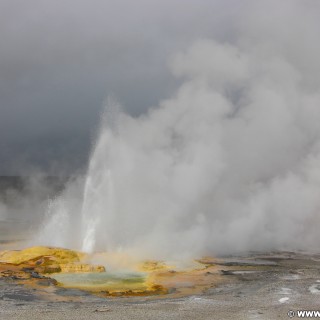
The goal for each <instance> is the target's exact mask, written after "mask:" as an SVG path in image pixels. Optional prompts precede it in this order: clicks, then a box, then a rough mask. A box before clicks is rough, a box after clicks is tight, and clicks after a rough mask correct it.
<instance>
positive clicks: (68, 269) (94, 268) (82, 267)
mask: <svg viewBox="0 0 320 320" xmlns="http://www.w3.org/2000/svg"><path fill="white" fill-rule="evenodd" d="M60 268H61V272H64V273H78V272H105V271H106V270H105V267H104V266H100V265H91V264H87V263H67V264H60Z"/></svg>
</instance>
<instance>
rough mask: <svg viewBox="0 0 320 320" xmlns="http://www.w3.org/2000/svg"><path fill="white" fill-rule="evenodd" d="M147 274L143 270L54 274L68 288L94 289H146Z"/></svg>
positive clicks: (53, 276)
mask: <svg viewBox="0 0 320 320" xmlns="http://www.w3.org/2000/svg"><path fill="white" fill-rule="evenodd" d="M146 276H147V275H146V274H145V273H143V272H101V273H91V272H88V273H59V274H54V275H52V278H54V279H56V280H57V281H58V282H59V283H61V284H62V285H63V286H64V287H66V288H81V289H87V290H92V291H99V290H107V291H117V290H121V291H128V290H136V291H138V290H146V289H147V286H146V284H145V280H146Z"/></svg>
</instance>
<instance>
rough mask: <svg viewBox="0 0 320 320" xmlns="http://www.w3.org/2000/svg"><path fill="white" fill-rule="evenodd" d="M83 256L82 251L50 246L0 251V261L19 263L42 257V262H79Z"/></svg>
mask: <svg viewBox="0 0 320 320" xmlns="http://www.w3.org/2000/svg"><path fill="white" fill-rule="evenodd" d="M84 256H85V254H84V253H81V252H77V251H73V250H69V249H63V248H51V247H31V248H27V249H23V250H13V251H3V252H0V261H2V262H7V263H12V264H17V265H19V264H21V263H26V262H29V261H30V262H32V261H37V260H39V261H40V262H41V259H43V261H42V262H47V263H48V264H51V262H52V261H54V262H55V263H56V264H66V263H73V262H79V261H80V259H82V258H83V257H84Z"/></svg>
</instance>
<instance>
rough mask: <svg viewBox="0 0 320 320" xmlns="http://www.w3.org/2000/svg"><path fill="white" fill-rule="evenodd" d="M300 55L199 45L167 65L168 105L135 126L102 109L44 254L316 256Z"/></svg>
mask: <svg viewBox="0 0 320 320" xmlns="http://www.w3.org/2000/svg"><path fill="white" fill-rule="evenodd" d="M275 41H276V40H275ZM299 50H300V52H289V51H284V50H282V51H281V50H280V49H279V50H278V51H277V46H274V47H272V49H270V47H268V44H266V43H260V42H259V41H258V40H257V41H256V43H255V45H254V42H252V43H251V44H250V45H249V44H248V40H246V39H241V41H240V40H239V41H237V42H235V43H234V44H226V43H218V42H215V41H213V40H201V41H198V42H197V43H195V44H194V45H192V46H191V47H190V48H189V50H187V51H186V52H185V53H181V54H179V55H177V56H176V57H175V59H174V60H173V63H172V69H173V72H174V74H175V75H177V76H179V77H183V78H184V83H183V84H182V86H181V87H180V89H179V90H178V92H177V93H176V95H175V96H174V97H173V98H171V99H169V100H165V101H162V102H161V103H160V106H159V107H157V108H153V109H150V110H149V112H148V113H147V114H144V115H142V116H140V117H138V118H133V117H131V116H129V115H127V114H125V113H123V112H121V111H120V109H118V110H116V109H117V108H114V107H112V108H110V105H109V109H108V108H107V109H108V110H109V111H107V112H106V114H105V119H104V120H103V123H102V127H101V131H100V134H99V137H98V140H97V144H96V147H95V148H94V152H93V154H92V157H91V160H90V165H89V169H88V173H87V176H86V178H85V182H84V187H83V191H82V194H77V192H76V191H75V190H74V189H73V188H75V184H73V185H71V186H70V187H69V188H68V189H67V190H66V192H65V194H64V195H62V196H61V197H60V198H59V199H57V200H55V201H54V202H53V204H52V206H51V208H50V210H49V218H48V221H46V223H45V227H44V229H43V230H42V237H41V239H42V241H43V243H44V244H52V245H60V246H64V247H76V248H79V249H83V250H85V251H95V250H120V249H121V250H128V251H134V252H142V253H143V254H144V255H146V256H164V255H170V254H175V255H177V254H181V255H186V254H190V255H193V256H195V255H201V254H208V253H209V254H212V253H213V254H215V253H223V252H231V251H232V252H234V251H241V250H251V249H259V250H266V249H305V248H314V247H317V246H318V245H319V243H320V233H319V227H320V93H319V91H317V90H318V88H319V87H320V86H319V85H320V75H319V72H318V71H317V70H312V68H311V67H310V65H308V61H305V60H304V56H306V55H308V54H307V52H306V51H305V50H309V49H308V48H306V49H305V50H304V49H303V48H300V49H299ZM310 63H314V61H311V62H310ZM110 109H111V111H110Z"/></svg>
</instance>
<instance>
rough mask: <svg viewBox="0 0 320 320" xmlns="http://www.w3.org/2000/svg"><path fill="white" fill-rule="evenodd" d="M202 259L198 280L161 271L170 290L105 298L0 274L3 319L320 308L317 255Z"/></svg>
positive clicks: (260, 315)
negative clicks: (157, 293)
mask: <svg viewBox="0 0 320 320" xmlns="http://www.w3.org/2000/svg"><path fill="white" fill-rule="evenodd" d="M200 262H201V264H202V265H203V268H202V269H201V271H199V270H197V271H195V273H194V279H196V280H192V279H193V278H192V275H191V274H190V273H189V274H188V273H183V272H182V273H181V272H172V270H171V271H167V272H168V273H167V275H165V272H164V271H163V272H162V273H161V275H160V276H159V277H158V278H157V279H158V280H157V281H159V282H161V284H162V285H166V286H167V287H168V288H169V289H170V290H169V291H168V293H167V294H161V295H153V296H148V295H146V296H139V297H134V296H133V297H128V296H125V295H124V296H119V297H103V296H100V295H96V294H91V293H88V292H85V291H82V290H76V289H66V288H61V287H57V286H56V285H55V283H53V282H51V281H49V280H47V281H46V279H37V278H35V279H34V280H35V281H38V282H37V284H36V285H35V283H34V282H33V283H32V284H31V285H30V283H28V282H27V281H23V280H22V281H21V280H19V279H15V278H14V277H13V276H12V275H10V274H7V276H4V277H2V278H1V279H0V319H4V320H6V319H26V318H27V319H55V320H59V319H88V318H90V319H288V316H287V313H288V311H289V310H293V311H295V312H296V311H297V310H318V309H319V310H320V302H319V301H320V300H319V298H320V255H316V254H307V253H289V252H281V253H279V252H273V253H268V254H263V255H262V254H252V255H248V256H245V257H244V256H243V257H224V258H221V259H211V258H206V259H203V260H202V261H200ZM31 278H32V276H31ZM204 279H208V280H207V283H206V281H205V280H204ZM32 281H33V280H32ZM174 284H176V287H174Z"/></svg>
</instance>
